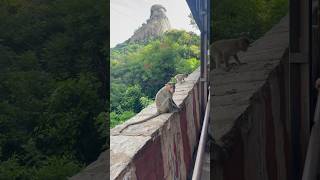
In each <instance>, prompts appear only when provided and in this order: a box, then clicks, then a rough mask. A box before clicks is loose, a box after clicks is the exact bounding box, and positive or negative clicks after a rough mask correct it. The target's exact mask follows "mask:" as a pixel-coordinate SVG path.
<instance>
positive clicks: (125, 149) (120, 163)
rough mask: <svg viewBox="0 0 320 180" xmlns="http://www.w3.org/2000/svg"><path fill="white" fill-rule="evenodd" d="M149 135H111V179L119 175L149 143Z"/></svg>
mask: <svg viewBox="0 0 320 180" xmlns="http://www.w3.org/2000/svg"><path fill="white" fill-rule="evenodd" d="M150 139H151V138H150V137H149V136H147V137H145V136H136V137H130V136H111V137H110V147H111V148H110V149H111V150H110V179H115V177H117V176H119V174H120V173H121V172H122V170H123V169H125V168H126V167H127V166H128V164H129V163H130V162H131V160H132V157H133V156H134V155H135V154H136V153H137V152H138V151H139V150H140V149H141V148H142V147H143V146H144V145H145V144H146V143H147V141H148V140H150Z"/></svg>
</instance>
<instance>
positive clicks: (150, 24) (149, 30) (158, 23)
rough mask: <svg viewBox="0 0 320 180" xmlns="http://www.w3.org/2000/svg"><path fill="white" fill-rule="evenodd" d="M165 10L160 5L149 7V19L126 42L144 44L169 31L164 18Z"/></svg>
mask: <svg viewBox="0 0 320 180" xmlns="http://www.w3.org/2000/svg"><path fill="white" fill-rule="evenodd" d="M166 11H167V10H166V8H165V7H163V6H162V5H160V4H155V5H153V6H151V14H150V18H149V19H148V20H147V22H146V23H143V24H142V26H141V27H140V28H139V29H137V30H136V31H135V32H134V34H133V35H132V36H131V37H130V39H129V40H128V41H129V42H145V41H147V40H148V39H150V38H154V37H158V36H159V35H162V34H163V33H164V32H165V31H167V30H170V29H171V25H170V22H169V19H168V18H167V16H166Z"/></svg>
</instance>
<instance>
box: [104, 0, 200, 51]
mask: <svg viewBox="0 0 320 180" xmlns="http://www.w3.org/2000/svg"><path fill="white" fill-rule="evenodd" d="M153 4H161V5H163V6H164V7H165V8H166V9H167V13H166V14H167V17H168V18H169V21H170V23H171V26H172V27H173V28H174V29H184V30H187V31H193V32H196V33H197V34H199V31H198V30H196V29H195V28H193V27H192V26H191V25H190V21H189V18H188V14H190V9H189V7H188V5H187V2H186V0H110V47H114V46H115V45H117V44H118V43H122V42H124V41H125V40H127V39H128V38H130V37H131V36H132V34H133V32H134V30H136V29H137V28H138V27H140V26H141V25H142V23H144V22H146V20H147V19H148V18H149V16H150V7H151V6H152V5H153Z"/></svg>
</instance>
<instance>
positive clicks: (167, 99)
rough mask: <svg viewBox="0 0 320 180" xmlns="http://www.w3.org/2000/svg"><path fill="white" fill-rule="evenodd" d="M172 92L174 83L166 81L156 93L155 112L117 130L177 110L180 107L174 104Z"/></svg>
mask: <svg viewBox="0 0 320 180" xmlns="http://www.w3.org/2000/svg"><path fill="white" fill-rule="evenodd" d="M174 92H175V84H174V83H170V82H169V83H167V84H166V85H165V86H164V87H162V88H161V89H160V90H159V91H158V93H157V94H156V99H155V101H156V107H157V113H155V114H154V115H152V116H150V117H148V118H146V119H143V120H140V121H137V122H132V123H129V124H127V125H126V126H125V127H123V128H122V129H121V130H120V131H119V132H120V133H121V132H122V131H123V130H124V129H126V128H127V127H129V126H131V125H134V124H140V123H143V122H146V121H148V120H150V119H153V118H155V117H157V116H159V115H160V114H163V113H172V112H179V111H180V108H179V107H178V106H177V105H176V103H175V102H174V101H173V99H172V95H173V93H174Z"/></svg>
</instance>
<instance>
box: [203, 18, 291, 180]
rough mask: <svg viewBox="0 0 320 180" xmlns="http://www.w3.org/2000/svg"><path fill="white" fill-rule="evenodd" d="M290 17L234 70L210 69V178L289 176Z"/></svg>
mask: <svg viewBox="0 0 320 180" xmlns="http://www.w3.org/2000/svg"><path fill="white" fill-rule="evenodd" d="M288 25H289V21H288V16H287V17H284V18H283V19H282V20H281V21H280V22H279V23H278V24H277V25H275V26H274V27H273V28H272V29H271V30H270V31H269V32H267V33H266V34H265V35H264V36H263V37H262V38H260V39H258V40H257V41H255V42H254V43H253V44H252V47H250V48H249V49H248V51H247V52H246V53H241V55H240V56H239V58H240V60H241V61H243V62H246V63H247V64H246V65H241V66H239V67H237V68H236V69H232V70H231V71H230V72H224V71H221V70H218V69H217V70H214V71H212V72H210V85H211V99H212V101H211V102H210V103H211V107H212V108H211V110H210V120H211V125H210V127H209V131H210V132H209V134H210V135H211V137H212V138H213V139H214V142H213V144H212V147H213V148H212V149H211V156H212V159H213V162H214V163H213V164H214V165H213V167H214V168H213V169H211V170H212V175H211V178H214V179H220V180H230V179H239V180H244V179H246V180H256V179H265V180H267V179H272V180H274V179H287V174H286V173H287V169H286V168H287V167H288V166H290V165H289V158H287V156H288V155H287V154H288V151H287V148H288V146H287V145H288V136H289V131H288V130H289V129H290V128H289V127H288V122H285V121H286V120H285V119H284V118H283V117H285V115H284V113H285V112H282V111H285V109H284V108H283V107H282V105H283V104H284V103H285V102H284V101H285V100H283V99H282V100H281V98H282V97H281V96H280V94H282V92H283V91H284V86H285V85H284V82H285V81H283V79H284V74H285V73H284V72H283V71H284V70H283V69H284V67H283V66H281V64H282V63H283V62H284V61H287V60H288V57H287V56H285V55H286V52H287V48H288V46H289V27H288Z"/></svg>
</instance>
